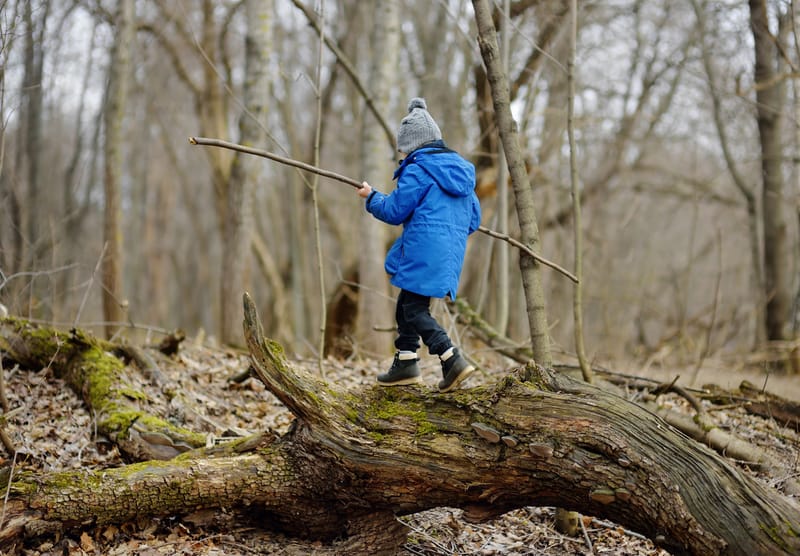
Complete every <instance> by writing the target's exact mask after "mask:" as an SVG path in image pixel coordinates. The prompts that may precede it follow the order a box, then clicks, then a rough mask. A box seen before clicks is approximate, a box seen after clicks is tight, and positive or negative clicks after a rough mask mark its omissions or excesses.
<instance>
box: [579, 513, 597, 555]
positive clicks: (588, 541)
mask: <svg viewBox="0 0 800 556" xmlns="http://www.w3.org/2000/svg"><path fill="white" fill-rule="evenodd" d="M578 522H579V523H580V524H581V531H583V539H584V540H585V541H586V546H587V547H588V548H589V554H594V546H593V545H592V539H590V538H589V533H588V531H586V524H585V523H584V522H583V516H578Z"/></svg>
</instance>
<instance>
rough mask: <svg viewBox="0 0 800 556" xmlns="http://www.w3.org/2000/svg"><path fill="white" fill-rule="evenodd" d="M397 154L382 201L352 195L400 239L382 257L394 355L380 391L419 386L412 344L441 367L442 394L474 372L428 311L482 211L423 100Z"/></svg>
mask: <svg viewBox="0 0 800 556" xmlns="http://www.w3.org/2000/svg"><path fill="white" fill-rule="evenodd" d="M397 150H398V151H399V152H400V153H401V154H402V155H405V158H403V159H401V160H400V167H399V168H397V170H396V171H395V173H394V177H393V179H396V180H397V188H396V189H395V190H394V191H392V193H391V194H390V195H385V194H383V193H381V192H379V191H376V190H374V189H372V187H370V185H369V184H368V183H367V182H364V183H363V185H362V186H361V188H360V189H358V190H357V191H358V195H359V196H360V197H363V198H365V199H366V200H367V203H366V208H367V211H368V212H369V213H371V214H372V215H373V216H374V217H375V218H377V219H379V220H382V221H383V222H386V223H387V224H393V225H397V224H402V225H403V233H402V234H401V235H400V237H399V238H398V239H397V241H395V242H394V245H392V247H391V249H389V252H388V253H387V255H386V262H385V264H384V267H385V268H386V272H387V273H388V274H389V275H390V276H391V283H392V284H393V285H394V286H397V287H398V288H400V294H399V295H398V297H397V308H396V311H395V318H396V319H397V332H398V336H397V339H396V340H395V342H394V345H395V348H397V352H396V353H395V356H394V361H393V362H392V366H391V368H390V369H389V371H388V372H386V373H383V374H380V375H378V383H379V384H381V385H383V386H399V385H403V384H414V383H417V382H420V370H419V366H418V365H417V361H419V358H418V357H417V349H419V339H420V337H421V338H422V342H423V343H424V344H425V345H426V346H428V350H429V351H430V353H432V354H434V355H438V356H439V358H440V360H441V362H442V375H443V378H442V380H441V381H440V382H439V391H440V392H449V391H450V390H453V389H455V388H456V387H458V385H459V384H461V383H462V382H463V381H464V380H465V379H466V378H467V377H468V376H469V375H470V373H472V371H474V367H473V366H472V365H470V364H469V363H468V362H467V360H466V359H464V357H463V356H462V355H461V354H460V353H459V350H458V348H456V347H453V344H452V342H451V341H450V338H449V337H448V336H447V332H445V330H444V329H443V328H442V327H441V326H440V325H439V323H438V322H436V319H434V318H433V316H431V313H430V299H431V297H444V296H445V295H449V296H450V298H451V299H455V297H456V290H457V289H458V279H459V276H460V275H461V266H462V264H463V262H464V251H465V250H466V246H467V236H468V235H469V234H471V233H472V232H474V231H475V230H477V229H478V226H480V222H481V208H480V204H479V203H478V197H477V196H476V195H475V167H474V166H473V165H472V164H471V163H470V162H468V161H466V160H464V159H463V158H462V157H461V156H460V155H459V154H458V153H456V152H455V151H452V150H450V149H448V148H447V147H446V146H445V144H444V141H442V133H441V131H440V130H439V126H437V125H436V122H435V121H434V119H433V118H432V117H431V115H430V114H429V113H428V111H427V106H426V104H425V100H424V99H422V98H414V99H411V101H410V102H409V103H408V115H407V116H406V117H405V118H403V120H402V121H401V122H400V128H399V130H398V131H397Z"/></svg>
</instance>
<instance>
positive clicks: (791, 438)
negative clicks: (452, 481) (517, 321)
mask: <svg viewBox="0 0 800 556" xmlns="http://www.w3.org/2000/svg"><path fill="white" fill-rule="evenodd" d="M293 363H294V364H295V365H297V366H300V367H304V368H306V370H308V371H309V372H317V368H318V367H317V361H316V360H294V361H293ZM388 363H389V362H388V361H375V360H360V361H336V360H327V361H326V362H325V369H326V378H327V380H329V381H331V382H336V383H339V384H341V385H343V386H346V387H357V386H359V385H372V384H374V380H375V378H374V377H375V375H376V374H377V373H378V372H380V371H381V370H383V367H384V366H386V365H387V364H388ZM247 367H248V358H247V354H245V353H239V352H234V351H230V350H221V349H214V348H209V347H204V346H201V345H197V344H194V343H192V342H189V341H187V342H185V343H184V345H183V346H182V349H181V351H180V352H179V353H178V354H177V355H176V356H174V357H172V358H171V360H170V362H169V364H167V365H164V366H163V367H162V369H161V370H162V372H163V374H164V379H166V381H167V382H168V383H169V385H170V386H171V388H170V390H172V391H173V392H179V395H177V396H174V397H172V398H171V399H167V398H166V397H165V395H164V393H163V390H164V389H159V388H157V387H155V386H154V385H152V384H148V383H147V382H146V381H145V380H144V379H143V378H139V379H137V380H139V381H140V383H139V386H141V388H142V389H143V390H144V391H145V392H146V393H147V394H148V396H150V398H151V399H152V400H153V401H154V412H157V413H159V414H160V415H161V416H162V417H165V418H168V419H172V420H174V421H175V422H177V423H180V424H182V425H183V426H186V427H187V428H190V429H194V430H200V431H205V432H207V433H209V434H211V435H215V436H224V435H230V434H231V433H236V434H240V435H241V434H247V433H251V432H257V431H262V430H265V429H271V430H273V431H275V432H278V433H280V432H283V431H285V430H286V428H287V426H288V425H289V423H290V422H291V420H292V416H291V414H290V413H289V412H288V411H287V410H286V409H285V408H284V407H283V406H282V405H281V404H280V403H279V402H278V401H277V400H276V398H275V397H274V396H273V395H272V394H271V393H269V392H267V391H266V390H265V388H264V386H263V385H262V384H261V383H260V382H259V381H258V380H257V379H255V378H248V379H246V380H245V381H244V382H241V383H235V382H232V381H231V379H232V378H233V377H235V376H237V375H240V374H241V373H242V372H243V371H244V370H246V369H247ZM422 368H423V377H424V378H425V379H426V382H427V383H428V384H429V385H431V387H433V385H434V384H435V383H436V381H437V380H438V378H439V376H438V375H439V369H438V362H437V361H436V360H435V359H433V358H430V357H423V360H422ZM510 368H511V367H508V368H505V369H502V368H497V369H494V370H492V371H483V370H482V371H481V372H478V373H476V374H475V375H473V377H472V378H470V382H468V383H467V385H466V386H467V387H469V386H470V385H477V384H480V383H482V382H487V381H494V380H497V378H498V377H500V376H503V375H504V374H506V373H507V372H508V370H509V369H510ZM622 371H623V372H625V373H627V374H631V375H636V376H649V377H651V378H654V379H656V380H664V381H666V382H671V381H672V380H673V379H674V378H675V376H676V375H679V374H681V372H680V371H683V374H684V376H687V377H694V370H693V369H664V368H661V367H653V366H648V368H647V369H645V370H644V371H643V372H639V373H637V372H635V369H631V368H628V369H622ZM4 373H5V380H6V395H7V397H8V400H9V403H10V407H11V408H12V409H14V408H21V409H20V410H19V412H17V413H16V414H15V415H14V417H13V419H11V421H10V423H9V424H8V425H7V426H6V430H7V432H8V433H9V434H10V436H11V438H12V440H13V441H14V442H15V443H16V445H17V447H18V451H19V452H20V453H22V454H24V456H25V457H24V458H20V459H21V461H16V460H15V461H13V462H9V461H8V460H7V459H5V461H0V464H3V465H9V464H10V463H13V465H14V466H15V468H20V467H25V468H28V469H35V470H38V471H40V472H47V471H56V470H63V469H76V468H92V469H102V468H106V467H113V466H118V465H123V464H124V462H123V461H122V459H121V458H120V455H119V453H118V452H117V450H116V448H115V447H114V446H112V445H111V444H110V443H108V442H107V440H106V439H103V438H98V437H97V436H96V434H95V430H94V422H93V417H92V415H91V413H90V412H88V411H87V410H86V409H85V407H84V405H83V403H82V402H81V401H80V399H79V398H78V397H77V396H76V395H75V394H74V393H73V392H72V391H71V390H70V389H69V388H67V387H66V386H65V385H64V384H63V383H62V382H61V381H60V380H58V379H57V378H55V377H54V376H53V373H52V371H51V370H49V369H43V370H41V371H39V372H30V371H24V370H21V369H18V368H12V369H9V368H6V369H5V370H4ZM133 375H136V376H140V375H139V373H137V372H134V371H133V370H132V372H131V376H133ZM695 378H696V381H695V382H696V383H697V384H700V383H707V382H714V383H716V384H718V385H720V386H723V387H726V388H735V387H736V386H738V384H739V382H741V380H742V379H747V380H750V381H751V382H753V383H754V384H757V385H758V386H763V385H764V383H766V385H767V390H770V391H772V392H774V393H778V394H780V395H782V396H784V397H787V398H790V399H793V400H800V377H798V378H793V377H781V376H776V375H773V376H771V377H769V379H768V380H767V379H766V377H765V376H763V375H761V374H760V373H757V372H747V371H737V372H732V371H730V370H728V371H726V370H725V369H724V365H721V366H720V367H719V368H717V367H715V364H713V363H707V364H706V366H705V367H704V368H703V369H702V370H701V371H700V373H699V374H698V375H697V377H695ZM638 395H641V394H638ZM658 403H659V404H661V405H662V406H667V407H670V408H672V409H675V410H679V411H686V412H688V411H689V405H688V404H687V403H686V401H685V400H683V399H682V398H679V397H677V396H676V395H674V394H664V395H660V396H658ZM711 415H713V418H714V419H715V421H716V422H717V423H719V424H720V426H722V427H724V428H725V429H727V430H734V431H736V432H737V433H739V434H741V435H742V436H744V437H746V438H747V439H748V440H749V441H751V442H753V443H756V444H759V445H768V446H770V447H772V448H775V449H777V450H778V451H779V452H780V453H781V454H783V460H784V461H785V463H786V473H787V476H789V475H791V476H794V475H795V471H796V470H797V466H798V463H797V462H798V458H800V437H799V436H798V435H797V434H796V433H794V432H793V431H791V430H789V429H785V428H781V427H780V426H779V425H778V424H777V423H774V422H770V421H768V420H765V419H760V418H757V417H753V416H750V415H747V414H746V413H745V412H744V410H742V409H741V408H737V407H726V408H722V409H715V410H714V411H712V412H711ZM748 472H749V471H748ZM754 475H756V476H758V475H757V474H754ZM759 478H760V479H762V480H764V481H766V482H768V483H769V484H770V485H771V486H772V487H773V488H780V478H777V479H776V478H775V477H759ZM553 514H554V508H536V507H529V508H522V509H519V510H515V511H512V512H509V513H507V514H505V515H503V516H501V517H500V518H498V519H495V520H493V521H491V522H488V523H484V524H481V525H475V524H470V523H467V522H466V521H464V520H463V519H462V516H461V511H460V510H459V509H456V508H437V509H433V510H430V511H426V512H422V513H419V514H414V515H411V516H405V517H401V518H398V519H400V520H402V521H403V522H404V523H406V524H407V525H408V526H409V528H410V531H411V532H410V535H409V538H408V542H407V544H406V545H405V546H404V548H403V551H402V553H401V554H403V555H472V554H475V555H491V554H530V555H536V554H543V555H553V554H558V555H561V554H567V555H570V554H575V555H578V554H580V555H584V554H586V555H588V554H598V555H599V554H624V555H648V556H649V555H667V552H665V551H663V550H659V549H658V548H656V547H655V546H654V545H653V544H652V543H651V542H650V541H649V540H647V539H644V538H642V537H641V536H639V535H637V534H636V533H634V532H631V531H626V530H624V529H623V528H622V527H619V526H617V525H615V524H613V523H609V522H606V521H603V520H599V519H594V518H592V517H590V516H584V517H583V520H582V523H583V531H582V533H581V534H580V536H578V537H575V538H573V537H566V536H564V535H561V534H559V533H558V532H556V530H555V529H554V527H553ZM0 519H1V516H0ZM321 552H325V553H326V554H330V551H328V550H326V549H325V547H322V546H321V545H319V544H315V543H304V542H302V541H298V540H296V539H288V538H286V537H284V536H282V535H279V534H275V533H272V532H270V531H266V530H262V529H259V528H257V527H255V526H253V525H252V524H249V523H244V522H242V521H241V520H240V519H238V518H237V517H236V516H234V515H228V514H225V513H224V512H213V513H212V512H202V511H201V512H197V513H195V514H192V515H188V516H181V517H180V518H173V519H160V520H143V521H142V522H139V523H130V524H125V525H122V526H107V527H95V528H91V529H86V530H85V531H81V532H80V533H77V534H73V535H70V536H68V537H66V538H63V539H59V540H54V539H50V540H47V541H45V542H41V541H40V542H34V543H32V544H29V545H28V546H26V547H25V548H24V549H22V550H21V551H20V552H19V554H24V555H26V556H40V555H56V554H58V555H66V554H69V555H78V554H80V555H84V554H86V555H95V554H107V555H115V556H155V555H163V554H186V555H188V554H192V555H206V556H210V555H223V554H224V555H230V556H242V555H252V554H314V553H321Z"/></svg>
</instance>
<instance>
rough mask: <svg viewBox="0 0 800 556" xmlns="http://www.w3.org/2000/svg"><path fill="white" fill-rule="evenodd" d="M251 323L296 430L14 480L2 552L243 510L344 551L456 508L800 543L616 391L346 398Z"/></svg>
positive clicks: (717, 539) (793, 527) (669, 541)
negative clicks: (409, 518)
mask: <svg viewBox="0 0 800 556" xmlns="http://www.w3.org/2000/svg"><path fill="white" fill-rule="evenodd" d="M244 313H245V337H246V339H247V343H248V346H249V348H250V352H251V356H252V362H253V365H254V368H255V369H256V372H257V374H258V376H259V378H260V379H261V380H262V381H263V382H264V383H265V384H266V386H267V388H268V389H269V390H270V391H271V392H272V393H273V394H274V395H275V396H276V397H277V398H278V399H279V400H281V402H282V403H284V404H285V405H286V406H287V407H288V408H289V409H290V410H291V411H292V413H293V414H294V415H295V417H296V421H295V424H294V426H293V427H292V428H291V430H290V431H289V432H287V433H286V434H285V435H283V436H281V437H273V436H271V435H270V434H263V435H258V436H253V437H250V438H246V439H241V440H238V441H235V442H233V443H229V444H225V445H222V446H219V447H216V448H213V449H200V450H196V451H194V452H189V453H186V454H183V455H182V456H181V457H180V458H176V459H174V460H171V461H169V462H145V463H139V464H134V465H130V466H127V467H124V468H120V469H106V470H103V471H97V472H89V471H86V470H80V471H69V472H63V473H53V474H46V475H43V476H37V475H33V474H29V473H24V472H23V473H20V474H17V475H15V476H14V478H13V481H12V482H11V484H10V485H8V488H9V491H8V492H9V501H8V503H7V505H6V519H5V520H4V522H3V528H2V530H0V548H2V549H8V548H9V547H11V546H12V545H13V544H14V543H16V542H19V541H20V538H21V537H23V536H25V535H36V534H43V533H48V534H53V533H56V532H59V531H63V530H67V529H78V528H85V527H88V526H92V525H99V524H108V523H122V522H125V521H129V520H131V519H133V518H135V517H137V516H138V517H143V516H170V515H180V514H183V513H190V512H193V511H196V510H197V509H199V508H211V509H214V508H238V509H239V510H242V511H246V512H247V513H248V514H249V515H250V516H251V517H254V518H255V520H256V521H258V522H259V523H260V524H262V525H269V526H272V527H274V528H277V529H279V530H282V531H284V532H286V533H288V534H292V535H298V536H303V537H310V538H317V539H321V540H326V541H332V540H333V539H335V538H341V537H343V536H346V537H348V538H346V539H345V540H344V541H339V542H343V543H350V544H349V546H351V547H352V546H356V545H359V546H360V547H361V548H362V549H364V548H366V549H368V550H366V551H367V552H370V553H379V552H386V553H391V552H392V551H396V550H397V548H398V547H399V546H400V543H402V542H403V539H404V532H403V530H402V527H399V526H398V525H397V523H396V522H395V520H394V519H392V515H393V514H394V515H406V514H411V513H415V512H419V511H423V510H426V509H429V508H435V507H440V506H450V507H460V508H463V509H464V511H465V517H466V518H467V519H471V520H477V521H482V520H486V519H490V518H492V517H494V516H497V515H499V514H502V513H504V512H506V511H509V510H511V509H514V508H518V507H523V506H530V505H560V506H564V507H568V508H570V509H575V510H579V511H581V512H583V513H586V514H589V515H594V516H597V517H602V518H607V519H611V520H613V521H615V522H617V523H619V524H621V525H623V526H626V527H628V528H630V529H633V530H635V531H638V532H640V533H642V534H645V535H647V536H648V537H650V538H651V539H653V540H655V541H656V542H657V543H659V544H660V545H662V546H664V547H665V548H667V549H668V550H670V551H671V552H672V553H674V554H681V553H689V554H743V555H751V554H791V553H797V551H798V550H800V510H798V508H797V507H795V506H794V505H793V504H791V503H790V502H789V501H788V500H786V499H785V498H783V497H782V496H781V495H779V494H777V493H775V492H774V491H770V490H769V489H768V488H767V487H765V486H764V485H762V484H761V483H759V482H757V481H755V480H754V479H752V478H750V477H749V476H747V475H744V474H743V473H741V472H739V471H738V470H737V469H736V468H735V467H733V466H732V465H731V464H730V463H728V462H727V461H726V460H724V459H722V458H721V457H719V456H717V455H716V454H715V453H713V452H711V451H710V450H708V449H706V448H704V447H702V446H700V445H699V444H697V443H696V442H694V441H692V440H690V439H689V438H688V437H686V436H684V435H682V434H680V433H678V432H676V431H675V430H674V429H673V428H671V427H670V426H668V425H666V424H665V423H664V422H663V421H662V420H661V419H659V418H658V417H657V416H655V415H654V414H652V413H650V412H648V411H647V410H645V409H643V408H641V407H639V406H637V405H635V404H632V403H630V402H628V401H627V400H625V399H623V398H619V397H617V396H614V395H612V394H609V393H607V392H604V391H602V390H600V389H598V388H596V387H594V386H591V385H588V384H585V383H582V382H577V381H574V380H572V379H570V378H568V377H566V376H564V375H560V374H557V373H554V372H551V371H547V370H545V369H543V368H541V367H537V366H534V365H529V366H527V367H525V368H521V369H518V370H517V371H515V372H513V373H512V374H510V375H509V376H508V377H506V378H505V379H503V380H501V381H500V382H498V383H497V384H495V385H493V386H489V387H483V388H475V389H470V390H459V391H456V392H455V393H453V394H446V395H442V394H438V393H436V392H434V391H431V390H428V389H425V388H422V387H409V388H379V387H374V386H365V387H362V388H361V389H360V390H359V391H358V392H352V391H345V390H343V389H341V388H340V387H338V386H335V385H332V384H326V383H325V382H323V381H320V380H319V379H318V378H316V377H314V376H312V375H310V374H308V373H306V372H303V371H300V370H298V369H294V368H293V367H292V365H291V364H290V363H289V362H288V361H287V360H286V359H285V358H284V356H283V351H282V348H281V347H280V346H279V345H278V344H276V343H274V342H272V341H270V340H268V339H265V338H263V336H262V334H263V329H262V327H261V323H260V320H259V318H258V315H257V313H256V311H255V307H254V305H253V303H252V301H251V300H250V298H249V296H245V307H244ZM54 364H55V365H58V364H59V361H54ZM0 486H5V485H0ZM298 515H302V516H303V519H297V516H298ZM732 524H735V526H732Z"/></svg>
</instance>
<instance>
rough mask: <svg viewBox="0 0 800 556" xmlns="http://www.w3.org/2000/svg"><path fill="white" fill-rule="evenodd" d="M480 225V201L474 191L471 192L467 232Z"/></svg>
mask: <svg viewBox="0 0 800 556" xmlns="http://www.w3.org/2000/svg"><path fill="white" fill-rule="evenodd" d="M480 225H481V203H480V201H479V200H478V196H477V195H475V193H474V192H473V193H472V217H471V218H470V221H469V232H468V233H470V234H471V233H472V232H474V231H475V230H477V229H478V228H480Z"/></svg>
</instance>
